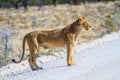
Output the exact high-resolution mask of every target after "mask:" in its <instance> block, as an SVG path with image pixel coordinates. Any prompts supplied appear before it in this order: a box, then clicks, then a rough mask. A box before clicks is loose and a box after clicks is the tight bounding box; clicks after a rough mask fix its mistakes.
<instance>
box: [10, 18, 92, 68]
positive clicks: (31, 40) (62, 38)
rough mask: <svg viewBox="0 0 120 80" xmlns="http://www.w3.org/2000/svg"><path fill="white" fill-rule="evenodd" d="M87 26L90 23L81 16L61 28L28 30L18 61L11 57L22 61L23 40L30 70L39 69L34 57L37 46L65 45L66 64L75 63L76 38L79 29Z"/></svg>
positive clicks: (87, 27)
mask: <svg viewBox="0 0 120 80" xmlns="http://www.w3.org/2000/svg"><path fill="white" fill-rule="evenodd" d="M89 28H91V26H90V24H89V23H88V21H87V20H86V19H85V17H83V16H81V17H79V18H78V19H77V20H76V21H75V22H73V23H72V24H70V25H68V26H66V27H65V28H63V29H57V30H56V29H55V30H37V31H33V32H30V33H28V34H26V35H25V37H24V39H23V54H22V57H21V59H20V60H19V61H15V59H12V61H13V62H15V63H19V62H21V61H22V59H23V56H24V52H25V42H26V41H27V44H28V46H29V51H30V57H29V65H30V67H31V69H32V70H38V69H40V68H39V67H38V65H37V64H36V57H37V52H38V48H39V47H44V48H58V47H66V49H67V65H68V66H71V65H75V62H74V60H73V56H74V54H73V53H74V45H75V41H76V38H77V37H78V35H79V33H80V31H81V29H86V30H89Z"/></svg>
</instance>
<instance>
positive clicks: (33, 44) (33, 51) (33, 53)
mask: <svg viewBox="0 0 120 80" xmlns="http://www.w3.org/2000/svg"><path fill="white" fill-rule="evenodd" d="M28 46H29V50H30V57H29V65H30V67H31V69H32V70H38V69H41V68H39V67H38V65H37V63H36V58H37V52H38V45H37V41H35V40H33V39H31V40H30V41H29V40H28Z"/></svg>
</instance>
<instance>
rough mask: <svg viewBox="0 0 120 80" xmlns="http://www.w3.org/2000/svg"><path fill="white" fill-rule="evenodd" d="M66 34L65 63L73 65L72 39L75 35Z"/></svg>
mask: <svg viewBox="0 0 120 80" xmlns="http://www.w3.org/2000/svg"><path fill="white" fill-rule="evenodd" d="M67 36H68V42H67V45H66V48H67V65H68V66H71V65H75V62H74V59H73V58H74V43H75V42H74V39H75V35H74V34H69V35H67Z"/></svg>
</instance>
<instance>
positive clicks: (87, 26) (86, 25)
mask: <svg viewBox="0 0 120 80" xmlns="http://www.w3.org/2000/svg"><path fill="white" fill-rule="evenodd" d="M78 21H79V24H80V25H82V26H83V28H85V29H86V30H89V29H90V28H91V25H90V23H89V22H88V21H87V20H86V19H85V17H83V16H80V17H79V18H78Z"/></svg>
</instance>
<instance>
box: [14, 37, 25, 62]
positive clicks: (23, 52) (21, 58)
mask: <svg viewBox="0 0 120 80" xmlns="http://www.w3.org/2000/svg"><path fill="white" fill-rule="evenodd" d="M26 38H27V35H26V36H25V37H24V38H23V53H22V57H21V59H20V60H19V61H16V60H15V59H12V61H13V62H14V63H20V62H21V61H22V59H23V57H24V53H25V42H26Z"/></svg>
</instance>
